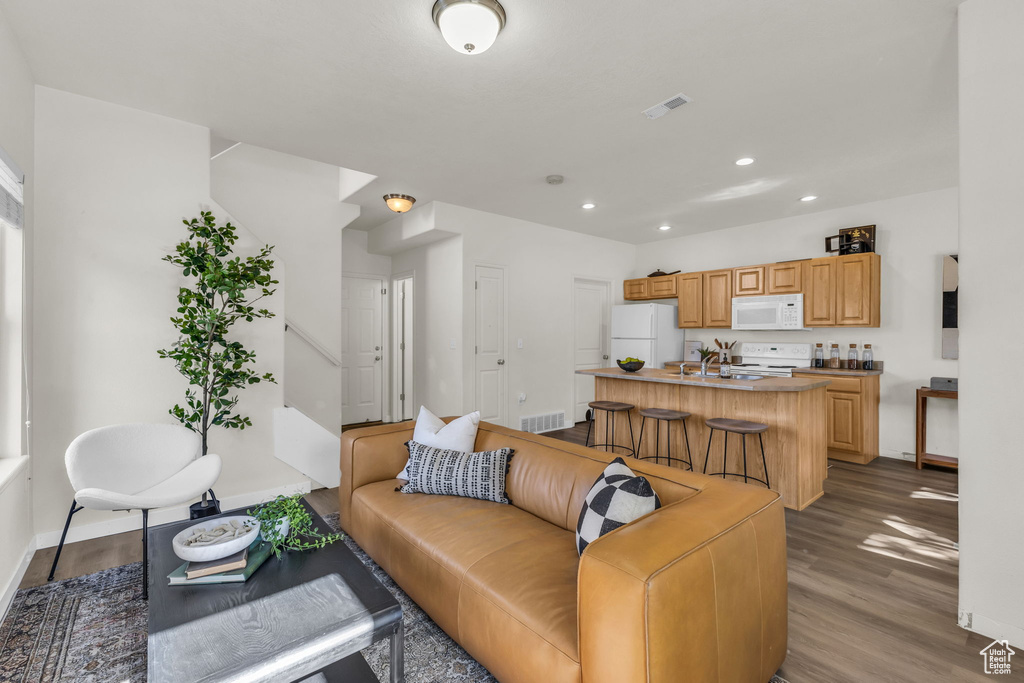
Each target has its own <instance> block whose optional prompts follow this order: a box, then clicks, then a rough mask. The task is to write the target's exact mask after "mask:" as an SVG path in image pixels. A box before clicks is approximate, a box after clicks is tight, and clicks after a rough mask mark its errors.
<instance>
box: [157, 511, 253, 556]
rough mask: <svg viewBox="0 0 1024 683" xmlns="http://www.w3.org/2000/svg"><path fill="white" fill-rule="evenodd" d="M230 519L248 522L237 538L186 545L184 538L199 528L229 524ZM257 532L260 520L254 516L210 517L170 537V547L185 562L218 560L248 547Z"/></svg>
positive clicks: (212, 527)
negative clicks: (207, 543) (205, 543)
mask: <svg viewBox="0 0 1024 683" xmlns="http://www.w3.org/2000/svg"><path fill="white" fill-rule="evenodd" d="M232 521H236V522H238V523H239V524H248V525H249V529H248V530H247V531H246V532H245V533H243V534H242V535H240V536H238V537H237V538H232V539H230V540H226V541H221V542H219V543H212V544H210V545H199V546H195V545H187V544H186V543H185V540H186V539H188V538H191V537H192V536H193V535H195V534H196V533H197V532H198V530H199V529H205V530H207V531H210V530H212V529H214V528H216V527H219V526H221V525H223V524H231V522H232ZM259 533H260V522H259V520H258V519H256V518H255V517H249V516H247V515H235V516H233V517H214V518H211V519H205V520H203V521H201V522H199V523H197V524H193V525H192V526H190V527H189V528H187V529H185V530H184V531H182V532H179V533H178V534H177V535H175V537H174V538H173V539H171V548H172V550H174V554H175V555H177V556H178V557H179V558H181V559H183V560H185V561H186V562H208V561H210V560H219V559H221V558H222V557H227V556H228V555H233V554H234V553H237V552H238V551H239V550H242V549H243V548H248V547H249V545H250V544H251V543H252V542H253V541H255V540H256V536H257V535H258V534H259Z"/></svg>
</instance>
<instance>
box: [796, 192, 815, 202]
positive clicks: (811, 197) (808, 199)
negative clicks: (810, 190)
mask: <svg viewBox="0 0 1024 683" xmlns="http://www.w3.org/2000/svg"><path fill="white" fill-rule="evenodd" d="M817 198H818V196H817V195H814V194H809V195H807V196H806V197H801V198H800V201H802V202H813V201H814V200H815V199H817Z"/></svg>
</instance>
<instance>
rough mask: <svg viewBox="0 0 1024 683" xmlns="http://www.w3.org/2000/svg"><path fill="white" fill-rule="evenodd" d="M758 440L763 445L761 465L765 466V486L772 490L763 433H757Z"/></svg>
mask: <svg viewBox="0 0 1024 683" xmlns="http://www.w3.org/2000/svg"><path fill="white" fill-rule="evenodd" d="M757 440H758V441H759V442H760V443H761V464H762V465H764V485H765V486H767V487H768V488H771V487H772V485H771V484H769V483H768V460H767V459H765V457H764V438H762V436H761V432H758V433H757Z"/></svg>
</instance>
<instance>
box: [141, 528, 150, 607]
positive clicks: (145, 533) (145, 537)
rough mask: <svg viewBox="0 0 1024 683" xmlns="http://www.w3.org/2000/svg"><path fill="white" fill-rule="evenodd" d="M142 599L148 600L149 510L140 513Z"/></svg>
mask: <svg viewBox="0 0 1024 683" xmlns="http://www.w3.org/2000/svg"><path fill="white" fill-rule="evenodd" d="M142 599H143V600H149V510H143V511H142Z"/></svg>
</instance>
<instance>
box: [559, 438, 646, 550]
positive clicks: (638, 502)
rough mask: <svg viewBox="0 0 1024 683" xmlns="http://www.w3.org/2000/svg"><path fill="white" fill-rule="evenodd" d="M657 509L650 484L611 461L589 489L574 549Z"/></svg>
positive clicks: (622, 464)
mask: <svg viewBox="0 0 1024 683" xmlns="http://www.w3.org/2000/svg"><path fill="white" fill-rule="evenodd" d="M660 507H661V500H659V499H658V494H656V493H655V492H654V489H653V488H651V483H650V482H649V481H647V480H646V479H644V478H643V477H639V476H637V475H635V474H633V470H631V469H629V467H627V466H626V461H625V460H623V459H622V458H615V460H612V461H611V462H610V463H609V464H608V467H606V468H605V469H604V472H602V473H601V476H600V477H598V478H597V481H595V482H594V485H593V486H592V487H590V493H588V494H587V499H586V501H584V503H583V509H582V510H580V520H579V522H577V524H576V549H577V550H578V551H579V553H580V555H582V554H583V550H584V549H585V548H586V547H587V546H588V545H590V544H591V543H593V542H594V541H596V540H597V539H598V538H600V537H601V536H604V535H605V534H606V533H608V532H609V531H611V530H612V529H618V528H619V527H620V526H624V525H626V524H629V523H630V522H632V521H633V520H634V519H639V518H640V517H643V516H644V515H646V514H647V513H648V512H653V511H654V510H657V509H658V508H660Z"/></svg>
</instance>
